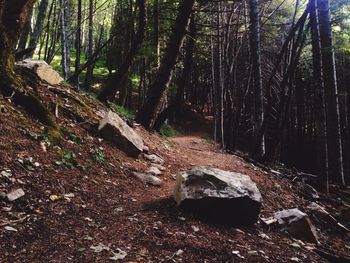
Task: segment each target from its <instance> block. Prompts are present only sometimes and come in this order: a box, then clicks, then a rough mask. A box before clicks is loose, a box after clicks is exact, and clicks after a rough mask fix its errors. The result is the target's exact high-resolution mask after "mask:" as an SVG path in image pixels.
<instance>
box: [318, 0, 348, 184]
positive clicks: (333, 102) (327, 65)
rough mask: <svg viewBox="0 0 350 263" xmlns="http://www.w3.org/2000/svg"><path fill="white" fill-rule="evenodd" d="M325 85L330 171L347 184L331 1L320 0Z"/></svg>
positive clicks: (335, 177)
mask: <svg viewBox="0 0 350 263" xmlns="http://www.w3.org/2000/svg"><path fill="white" fill-rule="evenodd" d="M317 4H318V10H319V22H320V39H321V53H322V73H323V85H324V89H325V100H326V107H327V136H328V142H329V143H328V150H329V151H328V153H329V156H328V157H329V169H330V172H331V174H332V177H333V179H334V180H336V181H338V182H340V183H341V184H345V178H344V170H343V169H344V168H343V149H342V138H341V129H340V113H339V98H338V96H339V94H338V86H337V75H336V67H335V58H334V49H333V39H332V27H331V19H330V10H329V1H328V0H318V2H317Z"/></svg>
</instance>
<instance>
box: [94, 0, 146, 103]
mask: <svg viewBox="0 0 350 263" xmlns="http://www.w3.org/2000/svg"><path fill="white" fill-rule="evenodd" d="M138 3H139V28H138V31H137V34H136V36H135V37H134V40H133V42H132V44H131V47H130V50H129V52H128V54H127V55H126V57H125V58H124V61H123V63H122V65H121V66H120V68H119V69H118V71H117V72H116V73H115V74H113V75H112V76H110V78H109V79H108V80H107V83H106V85H105V87H104V88H103V90H102V91H101V93H100V94H99V95H98V99H99V100H100V101H102V102H105V101H107V100H108V99H109V100H113V99H114V97H115V95H116V93H117V91H118V90H120V97H119V100H118V103H119V104H120V105H122V106H124V104H125V100H126V95H127V92H126V91H125V90H122V89H123V88H124V89H125V88H127V86H126V85H127V81H128V78H129V71H130V67H131V66H132V63H133V61H134V59H135V57H136V55H137V52H138V50H139V49H140V47H141V45H142V42H143V39H144V37H145V30H146V6H145V0H138ZM123 86H124V87H123Z"/></svg>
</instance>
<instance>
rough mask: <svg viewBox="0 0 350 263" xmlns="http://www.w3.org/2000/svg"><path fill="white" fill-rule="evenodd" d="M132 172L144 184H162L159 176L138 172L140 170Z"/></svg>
mask: <svg viewBox="0 0 350 263" xmlns="http://www.w3.org/2000/svg"><path fill="white" fill-rule="evenodd" d="M132 174H133V175H134V176H135V177H136V178H137V179H139V180H140V181H141V182H143V183H144V184H150V185H154V186H161V185H162V180H160V179H159V178H158V177H155V176H153V175H151V174H145V173H138V172H133V173H132Z"/></svg>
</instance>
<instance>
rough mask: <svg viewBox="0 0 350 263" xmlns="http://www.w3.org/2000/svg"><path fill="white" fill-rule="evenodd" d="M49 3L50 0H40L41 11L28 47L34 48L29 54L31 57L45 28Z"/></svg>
mask: <svg viewBox="0 0 350 263" xmlns="http://www.w3.org/2000/svg"><path fill="white" fill-rule="evenodd" d="M48 4H49V0H41V2H40V5H39V12H38V16H37V19H36V24H35V27H34V31H33V33H32V35H31V36H30V40H29V45H28V47H29V48H32V49H33V51H32V52H31V53H30V54H29V57H33V55H34V52H35V48H36V45H37V43H38V39H39V37H40V35H41V31H42V30H43V26H44V21H45V17H46V11H47V7H48Z"/></svg>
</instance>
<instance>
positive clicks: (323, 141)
mask: <svg viewBox="0 0 350 263" xmlns="http://www.w3.org/2000/svg"><path fill="white" fill-rule="evenodd" d="M310 26H311V44H312V65H313V79H314V83H313V84H314V93H315V95H316V105H317V107H316V109H317V113H316V114H317V117H318V119H319V120H318V122H317V126H318V129H317V131H318V134H317V135H318V138H319V139H320V140H319V143H318V145H319V148H320V150H319V153H320V157H319V158H320V163H323V164H324V167H323V168H324V169H322V170H324V172H323V174H322V179H321V182H320V183H321V184H322V185H323V186H324V187H325V189H328V145H327V119H326V103H325V97H324V85H323V78H322V58H321V43H320V28H319V17H318V7H317V0H310Z"/></svg>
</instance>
